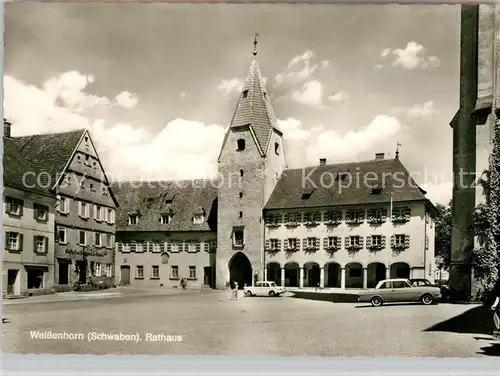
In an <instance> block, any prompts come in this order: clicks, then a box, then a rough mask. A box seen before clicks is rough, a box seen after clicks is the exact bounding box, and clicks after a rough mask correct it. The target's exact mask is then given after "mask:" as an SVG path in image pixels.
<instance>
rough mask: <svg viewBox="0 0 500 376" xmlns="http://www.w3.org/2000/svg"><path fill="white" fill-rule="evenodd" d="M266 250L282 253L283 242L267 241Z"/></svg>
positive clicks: (278, 240) (277, 240)
mask: <svg viewBox="0 0 500 376" xmlns="http://www.w3.org/2000/svg"><path fill="white" fill-rule="evenodd" d="M266 250H267V251H269V252H279V251H281V240H280V239H268V240H266Z"/></svg>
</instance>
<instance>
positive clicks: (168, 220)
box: [160, 214, 170, 225]
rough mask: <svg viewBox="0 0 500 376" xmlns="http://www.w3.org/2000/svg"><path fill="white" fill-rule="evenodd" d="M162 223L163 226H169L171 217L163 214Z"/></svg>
mask: <svg viewBox="0 0 500 376" xmlns="http://www.w3.org/2000/svg"><path fill="white" fill-rule="evenodd" d="M160 222H161V224H162V225H168V224H169V223H170V216H169V215H167V214H162V215H161V217H160Z"/></svg>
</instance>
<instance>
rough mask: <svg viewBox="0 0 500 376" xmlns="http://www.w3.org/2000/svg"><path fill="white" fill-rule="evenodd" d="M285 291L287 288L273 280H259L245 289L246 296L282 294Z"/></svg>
mask: <svg viewBox="0 0 500 376" xmlns="http://www.w3.org/2000/svg"><path fill="white" fill-rule="evenodd" d="M284 293H285V289H284V288H283V287H280V286H278V285H277V284H276V283H275V282H273V281H259V282H257V283H255V285H254V286H248V287H247V288H246V289H245V295H246V296H280V295H281V294H284Z"/></svg>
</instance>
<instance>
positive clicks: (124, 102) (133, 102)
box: [115, 91, 139, 110]
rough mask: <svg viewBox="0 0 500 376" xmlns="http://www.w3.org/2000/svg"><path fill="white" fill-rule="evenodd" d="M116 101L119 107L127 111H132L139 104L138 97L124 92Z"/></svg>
mask: <svg viewBox="0 0 500 376" xmlns="http://www.w3.org/2000/svg"><path fill="white" fill-rule="evenodd" d="M115 101H116V103H117V104H118V105H119V106H122V107H123V108H126V109H127V110H131V109H132V108H134V107H135V106H137V103H139V100H138V99H137V97H136V96H135V95H134V94H132V93H129V92H128V91H122V92H121V93H120V94H118V95H117V96H116V97H115Z"/></svg>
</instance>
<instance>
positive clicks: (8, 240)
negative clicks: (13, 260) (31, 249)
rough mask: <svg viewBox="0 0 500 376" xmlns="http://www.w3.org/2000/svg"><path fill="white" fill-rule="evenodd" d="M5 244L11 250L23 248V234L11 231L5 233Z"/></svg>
mask: <svg viewBox="0 0 500 376" xmlns="http://www.w3.org/2000/svg"><path fill="white" fill-rule="evenodd" d="M5 246H6V247H7V249H8V250H9V251H22V250H23V234H21V233H19V232H13V231H9V232H6V233H5Z"/></svg>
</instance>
